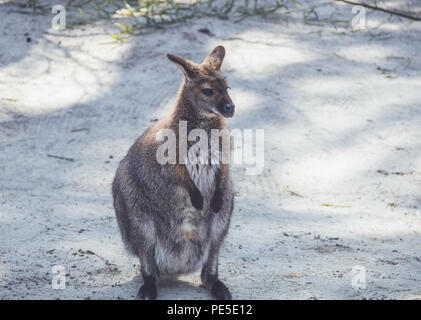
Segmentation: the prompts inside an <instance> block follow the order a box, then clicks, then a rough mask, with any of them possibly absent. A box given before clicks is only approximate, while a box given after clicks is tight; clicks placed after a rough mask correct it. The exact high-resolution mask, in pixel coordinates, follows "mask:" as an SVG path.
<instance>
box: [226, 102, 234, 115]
mask: <svg viewBox="0 0 421 320" xmlns="http://www.w3.org/2000/svg"><path fill="white" fill-rule="evenodd" d="M224 109H225V111H226V112H230V113H231V112H234V109H235V105H234V104H232V103H226V104H225V105H224Z"/></svg>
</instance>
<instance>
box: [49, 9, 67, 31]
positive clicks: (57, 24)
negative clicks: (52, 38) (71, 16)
mask: <svg viewBox="0 0 421 320" xmlns="http://www.w3.org/2000/svg"><path fill="white" fill-rule="evenodd" d="M51 13H53V14H56V15H55V16H54V17H53V20H51V27H52V28H53V29H55V30H61V29H66V8H65V7H64V6H63V5H61V4H57V5H55V6H53V8H52V9H51Z"/></svg>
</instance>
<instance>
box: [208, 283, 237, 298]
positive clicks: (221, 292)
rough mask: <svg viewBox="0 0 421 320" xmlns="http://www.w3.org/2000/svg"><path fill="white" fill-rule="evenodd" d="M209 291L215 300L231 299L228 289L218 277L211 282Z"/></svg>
mask: <svg viewBox="0 0 421 320" xmlns="http://www.w3.org/2000/svg"><path fill="white" fill-rule="evenodd" d="M211 293H212V295H213V296H214V297H215V298H216V299H217V300H232V296H231V293H230V291H229V290H228V288H227V287H226V286H225V284H223V283H222V281H221V280H219V279H217V280H216V281H215V282H214V283H213V285H212V289H211Z"/></svg>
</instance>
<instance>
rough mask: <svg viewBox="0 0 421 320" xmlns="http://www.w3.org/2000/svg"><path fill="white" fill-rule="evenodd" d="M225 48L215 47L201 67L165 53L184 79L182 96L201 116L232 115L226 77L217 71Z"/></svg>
mask: <svg viewBox="0 0 421 320" xmlns="http://www.w3.org/2000/svg"><path fill="white" fill-rule="evenodd" d="M224 56H225V49H224V47H222V46H218V47H216V48H215V49H213V51H212V52H211V53H210V54H209V55H208V56H207V57H206V59H205V60H204V61H203V62H202V64H197V63H194V62H191V61H189V60H187V59H185V58H181V57H177V56H175V55H172V54H167V57H168V59H170V60H171V61H172V62H174V63H175V64H176V65H177V67H178V68H179V69H180V70H181V71H182V72H183V74H184V76H185V89H184V94H185V97H186V98H187V99H188V102H189V103H190V104H191V105H192V106H194V107H195V108H196V111H197V112H199V113H202V114H209V115H211V114H213V115H215V114H218V115H222V116H224V117H228V118H230V117H232V116H233V115H234V109H235V106H234V104H233V103H232V100H231V98H230V96H229V95H228V92H227V90H228V88H229V87H228V86H227V82H226V81H225V77H224V76H223V74H222V73H221V71H220V68H221V64H222V61H223V59H224Z"/></svg>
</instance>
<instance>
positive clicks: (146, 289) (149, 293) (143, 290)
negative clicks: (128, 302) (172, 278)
mask: <svg viewBox="0 0 421 320" xmlns="http://www.w3.org/2000/svg"><path fill="white" fill-rule="evenodd" d="M157 296H158V291H157V290H156V286H155V284H154V283H150V282H146V283H144V284H143V286H141V287H140V289H139V292H138V293H137V298H138V299H142V300H155V299H156V297H157Z"/></svg>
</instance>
